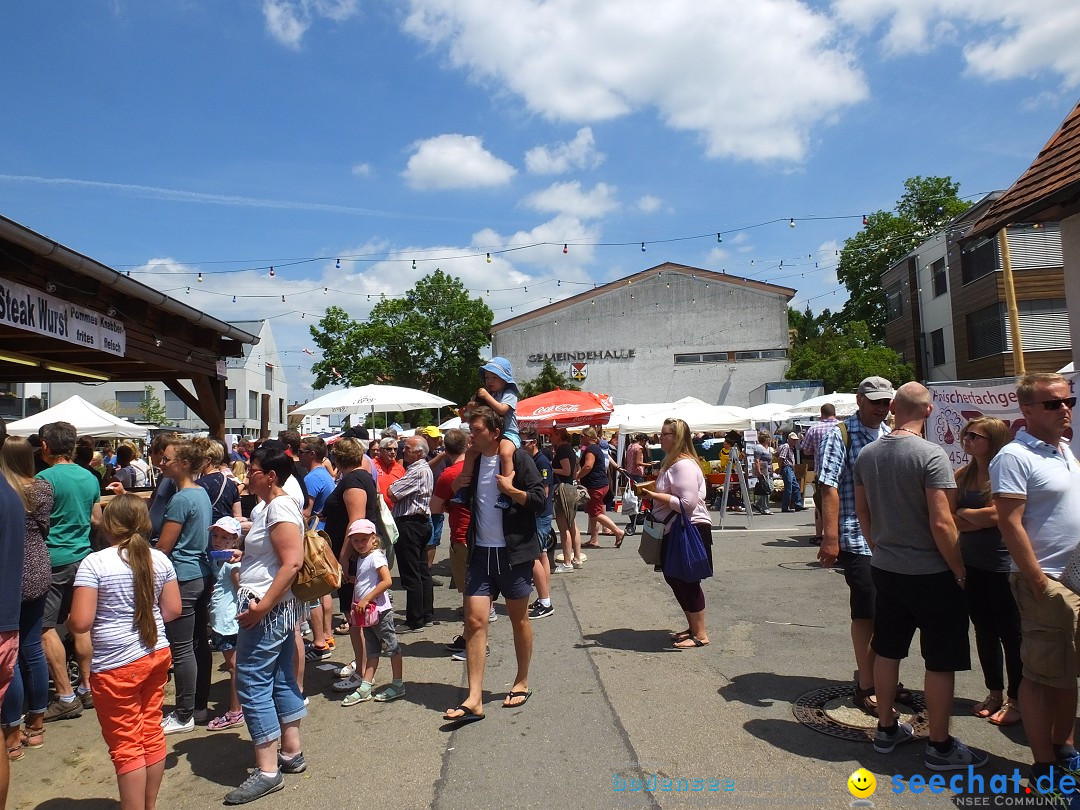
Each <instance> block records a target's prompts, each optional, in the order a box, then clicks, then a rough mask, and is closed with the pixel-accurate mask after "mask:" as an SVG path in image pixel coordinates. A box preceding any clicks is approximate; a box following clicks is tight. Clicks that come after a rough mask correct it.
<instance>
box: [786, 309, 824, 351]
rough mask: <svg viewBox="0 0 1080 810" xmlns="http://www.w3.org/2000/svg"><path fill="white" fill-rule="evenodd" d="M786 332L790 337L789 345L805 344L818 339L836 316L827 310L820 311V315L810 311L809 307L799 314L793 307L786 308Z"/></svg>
mask: <svg viewBox="0 0 1080 810" xmlns="http://www.w3.org/2000/svg"><path fill="white" fill-rule="evenodd" d="M787 315H788V332H789V333H790V336H791V345H793V346H795V345H798V344H800V343H805V342H806V341H808V340H810V339H811V338H816V337H819V336H820V335H821V333H822V331H823V330H824V329H826V328H828V327H829V326H830V325H831V324H832V322H833V320H834V319H835V317H836V316H834V315H833V314H832V313H831V312H829V310H827V309H825V310H822V312H821V314H820V315H815V314H814V313H813V312H811V311H810V305H809V304H807V305H806V309H805V310H803V311H802V312H800V311H799V310H797V309H794V308H793V307H788V311H787Z"/></svg>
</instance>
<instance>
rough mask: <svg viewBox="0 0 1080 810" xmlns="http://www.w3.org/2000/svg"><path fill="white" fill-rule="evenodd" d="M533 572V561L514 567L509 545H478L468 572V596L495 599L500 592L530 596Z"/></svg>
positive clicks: (506, 595)
mask: <svg viewBox="0 0 1080 810" xmlns="http://www.w3.org/2000/svg"><path fill="white" fill-rule="evenodd" d="M532 571H533V561H532V560H529V561H528V562H523V563H521V564H520V565H515V566H511V565H510V560H509V559H508V557H507V555H506V549H505V548H487V547H485V546H476V547H475V548H473V552H472V559H470V560H469V567H468V569H467V570H466V572H465V595H466V596H490V597H491V599H492V601H494V600H496V599H498V598H499V595H500V594H501V595H502V596H504V597H505V598H507V599H527V598H528V597H529V595H530V594H531V593H532V589H533V576H532Z"/></svg>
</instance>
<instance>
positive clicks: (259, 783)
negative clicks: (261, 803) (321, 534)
mask: <svg viewBox="0 0 1080 810" xmlns="http://www.w3.org/2000/svg"><path fill="white" fill-rule="evenodd" d="M292 471H293V462H292V459H291V458H289V456H287V455H286V454H285V450H284V447H283V445H282V444H281V443H280V442H267V443H266V444H264V445H262V446H260V447H259V448H258V449H257V450H256V451H255V452H254V453H252V454H251V468H250V470H249V472H248V489H249V491H251V492H252V493H253V494H255V495H256V496H257V497H258V498H259V503H258V504H257V505H256V507H255V508H254V509H253V510H252V512H251V530H250V531H249V532H248V534H247V538H246V539H245V541H244V558H243V560H242V561H241V563H240V584H239V588H238V589H237V602H238V604H239V605H240V613H239V614H238V615H237V617H236V621H237V623H238V624H239V632H238V633H237V636H236V693H237V696H238V697H239V698H240V705H241V707H242V708H243V711H244V721H245V722H246V723H247V727H248V731H249V732H250V734H251V741H252V743H254V744H255V770H254V771H252V772H251V774H250V776H249V777H248V778H247V780H245V781H244V782H243V783H242V784H241V785H240V786H239V787H237V788H236V789H234V790H231V791H229V793H227V794H226V795H225V804H247V803H248V802H251V801H255V800H256V799H259V798H261V797H263V796H265V795H267V794H268V793H273V792H275V791H278V790H281V789H282V788H284V786H285V781H284V778H283V777H282V775H281V774H282V773H290V774H292V773H302V772H303V771H304V770H306V769H307V763H306V762H305V761H304V754H303V752H302V751H301V749H300V720H301V718H303V717H304V716H305V715H306V714H307V709H305V708H304V697H303V694H302V693H301V691H300V685H299V684H298V683H297V680H296V669H295V667H294V665H293V656H295V655H296V654H297V651H296V643H295V641H294V630H293V627H294V625H295V624H296V622H297V621H298V620H299V616H300V611H301V608H302V605H301V603H300V602H299V600H297V599H296V598H295V597H294V596H293V592H292V584H293V580H294V579H296V573H297V572H298V571H299V570H300V566H301V565H302V564H303V562H304V525H305V522H304V516H303V515H302V514H301V513H300V507H299V506H298V505H297V503H296V501H295V500H294V499H293V498H292V497H291V496H290V495H288V494H287V493H286V492H285V490H284V489H283V488H282V484H283V483H284V482H285V481H286V480H288V478H289V476H290V475H292ZM279 740H280V750H279Z"/></svg>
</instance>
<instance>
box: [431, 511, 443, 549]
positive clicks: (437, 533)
mask: <svg viewBox="0 0 1080 810" xmlns="http://www.w3.org/2000/svg"><path fill="white" fill-rule="evenodd" d="M445 519H446V515H444V514H443V513H441V512H440V513H439V514H437V515H432V516H431V539H430V540H428V548H431V547H432V546H437V545H439V543H440V542H441V541H442V527H443V521H444V520H445Z"/></svg>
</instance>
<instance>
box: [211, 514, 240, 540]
mask: <svg viewBox="0 0 1080 810" xmlns="http://www.w3.org/2000/svg"><path fill="white" fill-rule="evenodd" d="M214 528H217V529H224V530H225V531H227V532H228V533H229V534H235V535H236V536H237V537H239V536H240V531H241V529H240V521H239V520H237V519H236V518H234V517H229V516H227V515H226V516H225V517H222V518H218V519H217V522H216V523H215V524H214Z"/></svg>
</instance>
